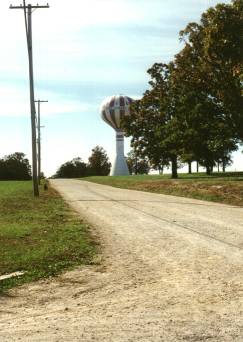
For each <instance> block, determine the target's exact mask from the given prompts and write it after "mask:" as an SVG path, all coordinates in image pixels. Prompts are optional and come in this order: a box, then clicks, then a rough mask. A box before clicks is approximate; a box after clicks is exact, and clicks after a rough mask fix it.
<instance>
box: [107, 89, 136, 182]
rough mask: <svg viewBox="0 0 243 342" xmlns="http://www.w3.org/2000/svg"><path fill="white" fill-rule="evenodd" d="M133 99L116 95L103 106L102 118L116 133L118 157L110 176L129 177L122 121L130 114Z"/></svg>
mask: <svg viewBox="0 0 243 342" xmlns="http://www.w3.org/2000/svg"><path fill="white" fill-rule="evenodd" d="M131 103H132V99H131V98H130V97H128V96H124V95H115V96H111V97H108V98H107V99H105V100H104V101H103V103H102V105H101V117H102V119H103V120H104V121H105V122H106V123H107V124H108V125H110V126H111V127H112V128H113V129H114V130H115V131H116V157H115V161H114V163H113V164H112V168H111V172H110V176H127V175H129V171H128V167H127V162H126V159H125V157H124V132H123V131H122V129H121V119H122V118H123V117H124V116H127V115H129V114H130V105H131Z"/></svg>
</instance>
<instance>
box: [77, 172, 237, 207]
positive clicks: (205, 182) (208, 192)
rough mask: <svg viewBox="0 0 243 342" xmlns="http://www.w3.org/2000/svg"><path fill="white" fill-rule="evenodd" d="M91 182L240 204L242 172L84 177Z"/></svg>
mask: <svg viewBox="0 0 243 342" xmlns="http://www.w3.org/2000/svg"><path fill="white" fill-rule="evenodd" d="M82 179H83V180H87V181H90V182H94V183H100V184H104V185H110V186H113V187H117V188H124V189H131V190H140V191H148V192H155V193H160V194H165V195H174V196H182V197H189V198H195V199H200V200H206V201H213V202H219V203H225V204H231V205H237V206H243V172H228V173H213V174H212V175H210V176H208V175H206V174H205V173H193V174H179V178H178V179H171V178H170V175H167V174H166V175H137V176H135V175H134V176H120V177H110V176H108V177H101V176H100V177H97V176H96V177H86V178H82Z"/></svg>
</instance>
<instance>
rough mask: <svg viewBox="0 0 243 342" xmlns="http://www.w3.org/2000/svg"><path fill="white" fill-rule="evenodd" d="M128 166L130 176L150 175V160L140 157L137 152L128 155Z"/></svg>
mask: <svg viewBox="0 0 243 342" xmlns="http://www.w3.org/2000/svg"><path fill="white" fill-rule="evenodd" d="M127 166H128V169H129V172H130V174H135V175H137V174H140V175H143V174H148V173H149V170H150V167H149V163H148V160H146V159H143V158H141V157H139V155H138V154H137V152H136V151H135V150H131V151H130V152H129V153H128V154H127Z"/></svg>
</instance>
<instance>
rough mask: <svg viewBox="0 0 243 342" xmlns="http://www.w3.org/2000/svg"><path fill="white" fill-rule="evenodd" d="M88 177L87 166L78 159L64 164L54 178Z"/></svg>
mask: <svg viewBox="0 0 243 342" xmlns="http://www.w3.org/2000/svg"><path fill="white" fill-rule="evenodd" d="M86 175H87V165H86V164H85V163H84V162H83V161H82V159H81V158H79V157H77V158H74V159H72V160H71V161H68V162H66V163H64V164H62V165H61V166H60V167H59V169H58V170H57V172H56V174H55V175H54V178H80V177H85V176H86Z"/></svg>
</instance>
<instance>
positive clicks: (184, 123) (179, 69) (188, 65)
mask: <svg viewBox="0 0 243 342" xmlns="http://www.w3.org/2000/svg"><path fill="white" fill-rule="evenodd" d="M240 3H241V9H242V1H234V3H233V6H232V5H224V4H222V5H217V6H216V7H215V8H210V9H209V10H208V11H207V12H205V13H204V14H203V15H202V19H201V23H200V24H197V23H190V24H188V25H187V27H186V28H185V30H183V31H181V38H182V39H183V40H184V42H185V47H184V48H183V49H182V51H181V52H180V53H179V54H178V55H177V56H176V58H175V68H174V71H173V82H172V84H173V87H174V88H175V90H174V92H175V93H176V94H177V104H176V107H177V117H178V122H179V126H180V127H179V129H180V130H181V131H183V132H184V134H183V139H182V146H183V151H182V155H181V157H182V159H183V160H186V161H187V162H190V158H191V161H192V160H196V161H199V162H200V164H202V165H203V166H205V167H206V169H207V173H210V172H211V170H212V168H213V166H214V165H215V164H216V162H217V161H218V160H220V159H224V158H229V159H230V154H231V152H232V151H234V150H236V149H237V148H238V147H237V143H238V142H239V139H242V133H243V131H242V128H243V120H242V117H243V102H242V101H243V98H242V96H241V93H242V82H241V80H240V76H239V75H240V74H241V72H242V58H243V57H242V56H243V54H242V52H243V51H242V49H243V39H242V38H243V36H242V35H241V34H238V32H237V30H238V31H239V32H242V29H243V27H242V11H241V10H240V9H239V5H240ZM240 70H241V71H240ZM188 156H189V160H188Z"/></svg>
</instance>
